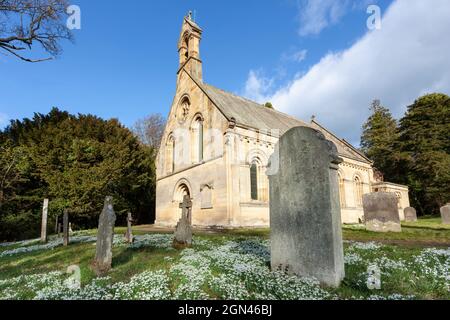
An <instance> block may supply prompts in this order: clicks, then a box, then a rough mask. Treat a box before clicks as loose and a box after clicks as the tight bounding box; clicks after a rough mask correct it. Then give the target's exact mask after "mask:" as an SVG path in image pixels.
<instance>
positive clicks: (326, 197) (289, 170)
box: [267, 127, 345, 287]
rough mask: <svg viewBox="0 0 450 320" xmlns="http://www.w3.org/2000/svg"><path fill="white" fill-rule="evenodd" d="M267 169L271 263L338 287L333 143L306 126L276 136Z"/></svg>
mask: <svg viewBox="0 0 450 320" xmlns="http://www.w3.org/2000/svg"><path fill="white" fill-rule="evenodd" d="M275 150H276V151H275V153H274V154H273V155H272V157H271V158H270V166H269V169H268V171H267V174H268V175H269V181H270V226H271V235H270V240H271V266H272V270H279V271H283V272H286V273H288V274H294V275H297V276H303V277H314V278H316V279H318V280H319V281H320V282H321V283H322V284H324V285H328V286H332V287H338V286H339V285H340V283H341V281H342V280H343V279H344V276H345V271H344V250H343V243H342V230H341V213H340V206H339V185H338V176H337V170H338V165H339V163H341V162H342V159H341V158H339V157H338V153H337V149H336V146H335V145H334V144H333V143H332V142H330V141H328V140H326V139H325V137H324V135H323V134H322V133H320V132H319V131H317V130H314V129H312V128H309V127H297V128H293V129H291V130H289V131H288V132H287V133H285V134H284V135H283V136H282V137H281V138H280V140H279V142H278V144H277V146H276V149H275Z"/></svg>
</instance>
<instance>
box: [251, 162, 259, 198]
mask: <svg viewBox="0 0 450 320" xmlns="http://www.w3.org/2000/svg"><path fill="white" fill-rule="evenodd" d="M250 194H251V199H252V200H258V164H257V163H256V162H253V163H252V165H251V167H250Z"/></svg>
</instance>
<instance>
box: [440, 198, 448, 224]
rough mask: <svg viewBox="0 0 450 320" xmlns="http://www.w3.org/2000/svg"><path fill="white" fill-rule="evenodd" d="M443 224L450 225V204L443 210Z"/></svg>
mask: <svg viewBox="0 0 450 320" xmlns="http://www.w3.org/2000/svg"><path fill="white" fill-rule="evenodd" d="M441 218H442V224H450V203H447V204H446V205H445V206H443V207H442V208H441Z"/></svg>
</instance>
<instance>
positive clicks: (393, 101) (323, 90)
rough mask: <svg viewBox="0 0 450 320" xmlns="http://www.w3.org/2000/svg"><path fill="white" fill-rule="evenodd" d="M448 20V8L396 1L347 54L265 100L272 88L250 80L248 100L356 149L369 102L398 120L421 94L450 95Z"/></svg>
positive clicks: (437, 0) (442, 0)
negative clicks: (313, 120)
mask: <svg viewBox="0 0 450 320" xmlns="http://www.w3.org/2000/svg"><path fill="white" fill-rule="evenodd" d="M449 17H450V5H449V3H448V1H447V0H433V1H422V0H396V1H394V2H393V3H392V4H391V6H390V7H389V9H388V11H387V12H386V13H385V15H384V17H383V21H382V28H381V30H375V31H370V32H369V31H368V33H367V34H366V35H365V36H364V37H363V38H361V39H360V40H359V41H357V42H356V43H355V44H354V45H353V46H351V47H350V48H349V49H347V50H345V51H342V52H338V53H330V54H328V55H326V56H325V57H323V58H322V60H321V61H320V62H318V63H317V64H316V65H314V66H313V67H312V68H311V69H310V70H309V71H308V72H307V73H306V74H303V75H301V76H298V77H296V78H295V79H293V80H292V81H291V82H290V83H289V84H288V85H286V86H285V87H282V88H280V89H279V90H277V91H276V92H275V93H274V94H273V95H271V96H267V93H268V92H269V90H270V88H269V87H268V86H270V85H271V84H272V83H271V81H270V80H268V79H267V78H264V77H260V75H259V74H258V73H254V72H250V75H249V80H248V81H247V85H246V92H247V89H248V93H252V94H253V96H250V95H249V97H252V98H254V99H255V98H256V100H258V101H271V102H272V103H273V104H274V106H275V107H276V108H277V109H279V110H280V111H283V112H286V113H289V114H292V115H295V116H297V117H299V118H301V119H305V120H307V119H309V118H310V116H311V115H313V114H314V115H316V116H317V119H318V121H319V122H321V123H323V124H324V125H326V126H327V127H329V128H330V129H332V130H333V131H335V132H336V133H338V134H339V135H340V136H342V137H345V138H347V139H349V140H350V141H351V142H353V143H356V144H357V143H358V142H359V136H360V132H361V129H360V128H361V125H362V123H363V122H364V121H365V120H366V118H367V116H368V113H369V111H368V106H369V104H370V102H371V101H372V100H373V99H375V98H379V99H381V101H382V103H383V104H384V105H386V106H388V107H390V109H391V111H392V112H393V114H394V116H397V117H399V116H401V115H402V114H403V113H404V112H405V111H406V106H407V105H408V104H410V103H412V102H413V101H414V100H415V99H416V98H417V97H418V96H420V95H422V94H425V93H429V92H435V91H440V92H444V93H447V94H449V93H450V55H449V52H450V41H447V40H446V39H447V37H448V34H450V19H449ZM258 98H259V99H258Z"/></svg>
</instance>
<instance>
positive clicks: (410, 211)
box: [403, 207, 417, 222]
mask: <svg viewBox="0 0 450 320" xmlns="http://www.w3.org/2000/svg"><path fill="white" fill-rule="evenodd" d="M403 212H404V214H405V221H406V222H417V212H416V209H414V208H412V207H407V208H405V210H403Z"/></svg>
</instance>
